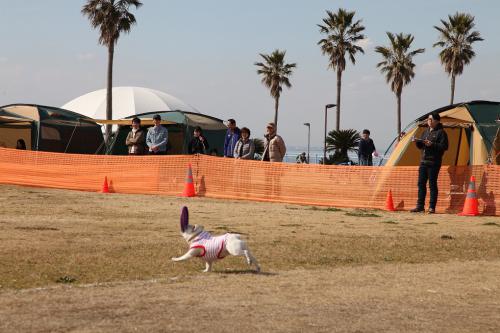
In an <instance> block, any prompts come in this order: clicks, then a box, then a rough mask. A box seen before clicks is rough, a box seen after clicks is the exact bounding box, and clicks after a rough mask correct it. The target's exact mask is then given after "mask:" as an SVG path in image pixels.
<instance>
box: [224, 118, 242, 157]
mask: <svg viewBox="0 0 500 333" xmlns="http://www.w3.org/2000/svg"><path fill="white" fill-rule="evenodd" d="M240 135H241V133H240V129H239V128H238V127H236V121H235V120H234V119H228V121H227V132H226V139H225V140H224V157H231V158H232V157H233V156H234V147H236V143H237V142H238V140H239V139H240Z"/></svg>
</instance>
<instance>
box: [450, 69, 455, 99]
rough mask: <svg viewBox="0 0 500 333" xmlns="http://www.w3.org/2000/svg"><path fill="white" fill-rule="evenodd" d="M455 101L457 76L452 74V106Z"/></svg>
mask: <svg viewBox="0 0 500 333" xmlns="http://www.w3.org/2000/svg"><path fill="white" fill-rule="evenodd" d="M454 99H455V74H451V101H450V105H451V104H453V100H454Z"/></svg>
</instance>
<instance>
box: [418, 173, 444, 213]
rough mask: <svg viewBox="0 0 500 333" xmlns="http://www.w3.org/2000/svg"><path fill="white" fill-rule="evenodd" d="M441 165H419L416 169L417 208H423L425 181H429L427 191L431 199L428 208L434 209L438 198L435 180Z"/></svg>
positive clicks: (425, 191) (425, 190)
mask: <svg viewBox="0 0 500 333" xmlns="http://www.w3.org/2000/svg"><path fill="white" fill-rule="evenodd" d="M439 169H441V165H440V164H439V165H422V164H421V165H420V168H419V169H418V200H417V208H419V209H423V208H424V206H425V195H426V193H427V181H429V191H430V192H431V199H430V201H429V208H432V209H435V208H436V203H437V198H438V186H437V180H438V175H439Z"/></svg>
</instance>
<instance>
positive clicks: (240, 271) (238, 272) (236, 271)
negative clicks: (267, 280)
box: [214, 269, 278, 276]
mask: <svg viewBox="0 0 500 333" xmlns="http://www.w3.org/2000/svg"><path fill="white" fill-rule="evenodd" d="M214 273H217V274H221V275H229V274H234V275H248V274H253V275H263V276H276V275H278V273H272V272H263V271H260V272H257V271H255V270H253V269H227V270H224V271H214Z"/></svg>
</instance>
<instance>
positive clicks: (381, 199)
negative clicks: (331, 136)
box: [0, 148, 500, 215]
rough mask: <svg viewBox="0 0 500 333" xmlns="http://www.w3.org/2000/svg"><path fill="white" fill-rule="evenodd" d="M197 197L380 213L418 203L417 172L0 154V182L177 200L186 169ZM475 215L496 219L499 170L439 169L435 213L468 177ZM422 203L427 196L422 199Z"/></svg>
mask: <svg viewBox="0 0 500 333" xmlns="http://www.w3.org/2000/svg"><path fill="white" fill-rule="evenodd" d="M189 164H191V165H192V170H193V179H194V183H195V189H196V193H197V195H199V196H205V197H210V198H226V199H245V200H255V201H269V202H288V203H297V204H309V205H325V206H339V207H359V208H380V209H383V208H384V205H385V200H386V196H387V192H388V191H389V189H390V190H392V196H393V198H394V205H395V207H396V209H411V208H413V207H415V203H416V200H417V178H418V167H414V166H411V167H358V166H328V165H327V166H324V165H317V164H316V165H314V164H311V165H307V164H287V163H266V162H260V161H243V160H234V159H229V158H220V157H213V156H206V155H176V156H106V155H73V154H58V153H47V152H34V151H21V150H13V149H2V148H0V183H3V184H16V185H27V186H38V187H50V188H61V189H72V190H82V191H94V192H97V191H100V190H101V189H102V185H103V182H104V178H105V177H107V179H108V181H109V188H110V191H111V192H116V193H142V194H164V195H175V196H178V195H180V194H181V193H182V191H183V188H184V184H185V180H186V174H187V167H188V165H189ZM472 175H473V176H475V177H476V190H477V195H478V199H479V203H480V207H479V209H480V212H481V213H482V214H485V215H500V166H497V165H481V166H470V167H462V166H461V167H448V166H443V167H442V168H441V172H440V175H439V181H438V185H439V199H438V205H437V211H438V212H442V213H443V212H449V213H456V212H460V211H461V210H462V207H463V204H464V201H465V197H466V194H467V186H468V182H469V179H470V176H472ZM427 202H428V196H427Z"/></svg>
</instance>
